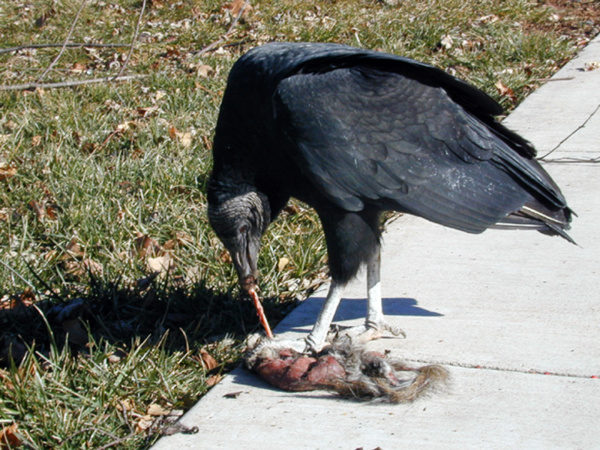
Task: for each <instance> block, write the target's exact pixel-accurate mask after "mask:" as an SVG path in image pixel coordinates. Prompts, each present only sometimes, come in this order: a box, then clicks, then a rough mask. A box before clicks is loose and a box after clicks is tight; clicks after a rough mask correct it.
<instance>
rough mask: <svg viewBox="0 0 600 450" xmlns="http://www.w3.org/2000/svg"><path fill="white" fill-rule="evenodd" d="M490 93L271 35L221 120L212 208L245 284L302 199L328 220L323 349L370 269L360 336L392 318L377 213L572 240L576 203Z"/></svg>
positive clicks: (316, 345)
mask: <svg viewBox="0 0 600 450" xmlns="http://www.w3.org/2000/svg"><path fill="white" fill-rule="evenodd" d="M502 112H503V111H502V108H501V106H500V105H499V104H498V103H497V102H496V101H494V100H493V99H492V98H491V97H489V96H488V95H487V94H485V93H483V92H482V91H480V90H478V89H476V88H474V87H472V86H471V85H469V84H467V83H465V82H463V81H461V80H458V79H457V78H455V77H453V76H451V75H450V74H448V73H446V72H444V71H442V70H439V69H436V68H434V67H431V66H429V65H426V64H422V63H420V62H417V61H414V60H411V59H407V58H403V57H399V56H395V55H390V54H385V53H380V52H375V51H369V50H364V49H358V48H353V47H347V46H342V45H337V44H318V43H272V44H267V45H264V46H261V47H258V48H255V49H253V50H251V51H249V52H248V53H247V54H245V55H244V56H242V57H241V58H240V59H239V60H238V61H237V62H236V64H235V65H234V67H233V68H232V70H231V73H230V75H229V79H228V84H227V88H226V90H225V94H224V98H223V102H222V104H221V109H220V114H219V118H218V122H217V127H216V132H215V138H214V147H213V157H214V167H213V171H212V174H211V177H210V180H209V184H208V215H209V220H210V223H211V225H212V227H213V228H214V230H215V232H216V234H217V235H218V237H219V238H220V239H221V240H222V242H223V244H224V245H225V247H226V248H227V250H228V251H229V252H230V254H231V257H232V260H233V264H234V265H235V268H236V269H237V274H238V276H239V282H240V285H241V286H242V288H243V289H245V290H246V291H250V290H253V289H254V287H255V285H256V283H257V280H258V271H257V258H258V253H259V249H260V241H261V237H262V236H263V234H264V233H265V231H266V229H267V227H268V226H269V224H270V223H271V222H272V221H273V220H275V218H276V217H277V215H278V214H279V213H280V212H281V211H282V209H283V208H284V207H285V206H286V204H287V202H288V201H289V199H290V198H291V197H294V198H297V199H299V200H301V201H303V202H305V203H307V204H308V205H310V206H311V207H312V208H314V209H315V210H316V212H317V214H318V215H319V218H320V220H321V223H322V226H323V230H324V233H325V238H326V241H327V251H328V257H329V270H330V275H331V278H332V282H331V287H330V290H329V293H328V295H327V299H326V301H325V305H324V306H323V309H322V311H321V313H320V315H319V317H318V319H317V321H316V324H315V326H314V329H313V331H312V332H311V333H310V335H309V336H308V337H307V338H306V339H305V340H304V341H305V342H304V341H303V342H302V345H303V346H304V345H305V348H304V347H303V348H304V349H305V350H306V351H309V350H312V351H319V350H321V348H322V347H323V346H324V342H325V338H326V335H327V332H328V331H329V327H330V325H331V321H332V320H333V316H334V313H335V310H336V309H337V306H338V304H339V301H340V299H341V295H342V292H343V288H344V286H345V285H346V284H347V283H348V282H349V281H350V280H351V279H352V278H353V277H354V276H355V275H356V274H357V271H358V270H359V268H360V267H361V266H362V265H366V267H367V285H368V286H367V288H368V289H367V294H368V312H367V317H366V321H365V325H364V326H363V327H361V328H360V330H358V331H360V332H362V333H363V335H364V336H365V337H367V338H368V337H376V336H378V335H379V334H380V333H381V332H382V331H384V330H387V331H390V332H392V333H393V334H396V335H397V334H400V333H401V330H400V329H398V328H396V327H394V326H391V325H389V324H388V323H387V322H386V321H385V320H384V316H383V312H382V307H381V294H380V287H379V267H380V238H381V229H380V215H381V213H382V212H384V211H386V210H394V211H400V212H403V213H409V214H414V215H416V216H420V217H423V218H425V219H428V220H430V221H433V222H436V223H439V224H442V225H445V226H448V227H452V228H455V229H458V230H462V231H466V232H469V233H481V232H483V231H484V230H486V229H487V228H490V227H515V228H532V229H535V230H538V231H541V232H544V233H547V234H555V235H560V236H562V237H564V238H566V239H568V240H569V241H571V242H572V240H571V239H570V237H569V236H568V235H567V234H566V232H565V231H564V230H565V229H568V227H569V222H570V221H571V214H572V211H571V210H570V209H569V207H568V206H567V205H566V201H565V199H564V197H563V195H562V194H561V192H560V189H559V188H558V186H557V185H556V184H555V183H554V181H553V180H552V179H551V178H550V176H549V175H548V173H546V171H545V170H544V169H543V168H542V167H541V166H540V164H539V163H538V162H537V161H536V160H535V150H534V149H533V147H532V146H531V144H530V143H528V142H527V141H526V140H525V139H523V138H522V137H520V136H519V135H517V134H516V133H514V132H512V131H510V130H508V129H507V128H506V127H504V126H503V125H501V124H500V123H499V122H497V121H496V120H495V117H494V116H497V115H499V114H501V113H502Z"/></svg>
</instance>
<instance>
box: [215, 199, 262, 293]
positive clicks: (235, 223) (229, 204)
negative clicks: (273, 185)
mask: <svg viewBox="0 0 600 450" xmlns="http://www.w3.org/2000/svg"><path fill="white" fill-rule="evenodd" d="M270 217H271V211H270V207H269V202H268V200H267V198H266V197H265V196H264V195H263V194H261V193H260V192H255V191H251V192H246V193H243V194H238V195H234V196H231V197H229V198H227V199H225V200H222V199H221V200H220V201H219V202H217V203H209V205H208V219H209V221H210V224H211V226H212V227H213V229H214V230H215V233H216V234H217V236H218V237H219V239H221V241H222V242H223V245H225V248H226V249H227V250H228V251H229V253H230V254H231V259H232V260H233V264H234V266H235V269H236V270H237V273H238V277H239V283H240V286H241V287H242V288H243V289H244V290H246V291H247V290H249V289H250V288H252V287H253V286H255V285H256V282H257V280H258V267H257V262H258V252H259V251H260V240H261V238H262V235H263V234H264V233H265V231H266V230H267V227H268V226H269V221H270Z"/></svg>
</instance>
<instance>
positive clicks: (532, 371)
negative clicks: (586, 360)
mask: <svg viewBox="0 0 600 450" xmlns="http://www.w3.org/2000/svg"><path fill="white" fill-rule="evenodd" d="M410 361H411V362H417V363H419V364H438V365H440V366H445V367H460V368H461V369H477V370H493V371H496V372H514V373H523V374H527V375H545V376H555V377H565V378H581V379H600V374H591V375H581V374H575V373H569V372H556V371H549V370H548V371H545V370H536V369H529V370H527V369H514V368H510V367H499V366H490V365H480V364H469V363H459V362H442V361H431V360H425V359H412V358H411V359H410Z"/></svg>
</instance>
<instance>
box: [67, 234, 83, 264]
mask: <svg viewBox="0 0 600 450" xmlns="http://www.w3.org/2000/svg"><path fill="white" fill-rule="evenodd" d="M65 250H66V251H67V253H66V254H64V255H63V256H62V259H68V258H75V259H80V258H83V257H84V256H85V252H84V251H83V249H82V248H81V245H79V243H78V242H77V238H76V237H73V238H72V239H71V240H70V241H69V243H68V244H67V246H66V247H65Z"/></svg>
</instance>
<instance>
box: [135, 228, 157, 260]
mask: <svg viewBox="0 0 600 450" xmlns="http://www.w3.org/2000/svg"><path fill="white" fill-rule="evenodd" d="M136 234H137V237H136V238H135V242H134V245H135V250H136V252H137V255H136V256H137V257H138V258H144V257H146V256H154V255H157V254H160V252H161V248H160V244H159V243H158V241H157V240H156V239H153V238H151V237H150V236H148V235H147V234H142V233H140V232H137V233H136Z"/></svg>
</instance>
